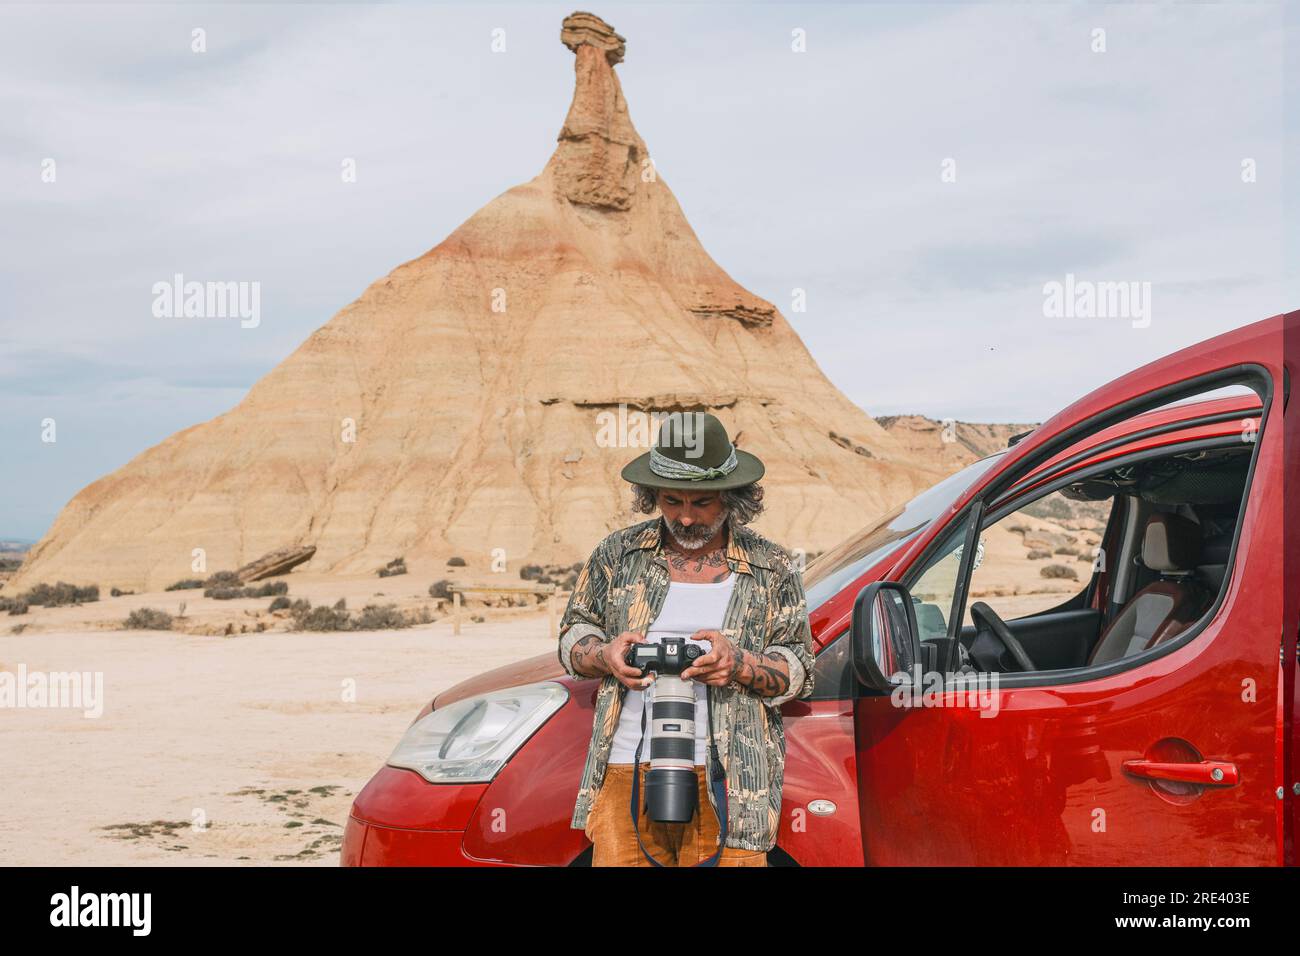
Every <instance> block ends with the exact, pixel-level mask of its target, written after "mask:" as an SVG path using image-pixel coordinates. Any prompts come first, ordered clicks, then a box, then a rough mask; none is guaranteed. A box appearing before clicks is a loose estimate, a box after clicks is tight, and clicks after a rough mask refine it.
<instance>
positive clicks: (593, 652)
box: [572, 631, 654, 690]
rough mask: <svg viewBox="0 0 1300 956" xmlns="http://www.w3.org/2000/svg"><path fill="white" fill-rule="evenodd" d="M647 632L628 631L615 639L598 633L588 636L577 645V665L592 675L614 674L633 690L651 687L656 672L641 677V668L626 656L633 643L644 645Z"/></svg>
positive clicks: (575, 652) (574, 658)
mask: <svg viewBox="0 0 1300 956" xmlns="http://www.w3.org/2000/svg"><path fill="white" fill-rule="evenodd" d="M644 643H645V635H644V634H638V633H637V632H636V631H624V632H623V633H622V634H620V635H619V636H618V637H616V638H614V639H613V640H611V641H602V640H601V639H600V638H598V637H596V636H595V635H594V634H592V635H588V636H587V637H584V638H583V639H582V640H580V641H578V643H576V644H574V645H573V656H572V659H573V667H574V670H576V671H577V672H578V673H580V674H586V675H587V676H588V677H600V676H602V675H604V674H613V675H614V677H615V678H617V679H618V682H619V683H620V684H623V685H624V686H626V687H629V688H631V689H632V690H643V689H644V688H646V687H649V686H650V684H651V682H652V681H653V680H654V675H653V674H651V675H647V676H645V677H642V676H641V671H640V670H638V669H637V668H635V667H632V666H631V665H629V664H628V663H627V661H626V660H624V658H626V657H627V651H628V648H629V647H631V646H632V645H633V644H644Z"/></svg>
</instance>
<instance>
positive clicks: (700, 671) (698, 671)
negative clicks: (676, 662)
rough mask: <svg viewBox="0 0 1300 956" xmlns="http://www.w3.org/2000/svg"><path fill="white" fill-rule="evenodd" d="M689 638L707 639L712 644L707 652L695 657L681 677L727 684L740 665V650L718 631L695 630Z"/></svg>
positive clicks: (715, 683)
mask: <svg viewBox="0 0 1300 956" xmlns="http://www.w3.org/2000/svg"><path fill="white" fill-rule="evenodd" d="M691 640H694V641H709V642H710V643H711V644H712V645H713V646H712V648H710V650H709V652H708V653H707V654H705V655H704V656H703V657H697V658H695V663H694V664H692V665H691V666H690V667H688V668H686V670H684V671H682V673H681V676H682V679H683V680H687V679H691V680H697V681H699V682H700V683H701V684H712V685H713V686H714V687H725V686H726V685H727V684H729V683H730V682H731V679H732V677H734V676H735V675H736V670H737V668H738V667H739V666H740V660H741V658H740V651H739V650H737V648H736V645H735V644H732V643H731V641H729V640H727V639H726V638H725V637H723V636H722V633H721V632H720V631H696V632H695V633H694V634H692V635H691Z"/></svg>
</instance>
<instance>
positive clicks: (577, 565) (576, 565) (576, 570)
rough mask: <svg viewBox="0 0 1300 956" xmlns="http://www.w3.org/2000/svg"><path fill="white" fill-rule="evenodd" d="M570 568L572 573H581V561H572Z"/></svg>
mask: <svg viewBox="0 0 1300 956" xmlns="http://www.w3.org/2000/svg"><path fill="white" fill-rule="evenodd" d="M570 570H572V571H573V573H574V574H581V573H582V562H581V561H576V562H574V565H573V567H572V568H571V569H570Z"/></svg>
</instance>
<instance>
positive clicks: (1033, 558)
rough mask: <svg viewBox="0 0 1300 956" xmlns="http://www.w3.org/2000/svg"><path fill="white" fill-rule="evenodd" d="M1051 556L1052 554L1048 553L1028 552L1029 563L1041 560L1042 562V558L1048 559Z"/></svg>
mask: <svg viewBox="0 0 1300 956" xmlns="http://www.w3.org/2000/svg"><path fill="white" fill-rule="evenodd" d="M1051 556H1052V552H1050V551H1030V552H1029V560H1030V561H1041V560H1043V558H1050V557H1051Z"/></svg>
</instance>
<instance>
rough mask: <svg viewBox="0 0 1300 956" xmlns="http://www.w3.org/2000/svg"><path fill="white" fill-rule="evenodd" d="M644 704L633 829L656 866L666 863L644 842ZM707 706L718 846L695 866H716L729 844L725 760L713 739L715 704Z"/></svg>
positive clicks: (634, 767)
mask: <svg viewBox="0 0 1300 956" xmlns="http://www.w3.org/2000/svg"><path fill="white" fill-rule="evenodd" d="M644 704H645V706H643V707H642V708H641V739H640V740H638V741H637V745H636V755H635V756H634V757H633V758H632V832H633V833H635V834H636V845H637V846H639V847H640V848H641V852H642V853H643V854H644V855H645V858H646V859H647V860H649V861H650V862H651V864H652V865H654V866H663V864H662V863H660V862H659V861H658V860H656V859H655V858H654V857H653V856H651V855H650V851H649V850H647V849H646V848H645V844H644V843H642V842H641V825H640V817H641V806H640V804H641V800H640V796H641V748H642V747H643V746H645V719H646V713H647V712H648V711H649V710H650V701H648V700H645V701H644ZM705 710H706V711H707V712H708V715H709V761H710V766H709V769H710V771H711V776H712V777H713V799H714V801H715V802H716V804H717V806H718V808H719V809H718V810H717V811H716V813H717V815H718V848H717V849H716V850H714V851H713V856H711V857H709V858H708V859H707V860H701V861H700V862H699V863H696V864H695V865H696V866H717V865H718V857H720V856H721V855H722V848H723V847H724V846H726V845H727V775H726V771H725V770H723V767H722V761H721V760H719V759H718V745H717V742H716V741H715V740H714V739H713V708H712V707H706V708H705ZM696 812H697V813H699V814H701V815H703V813H704V808H703V807H699V808H698V809H697V810H696Z"/></svg>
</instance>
